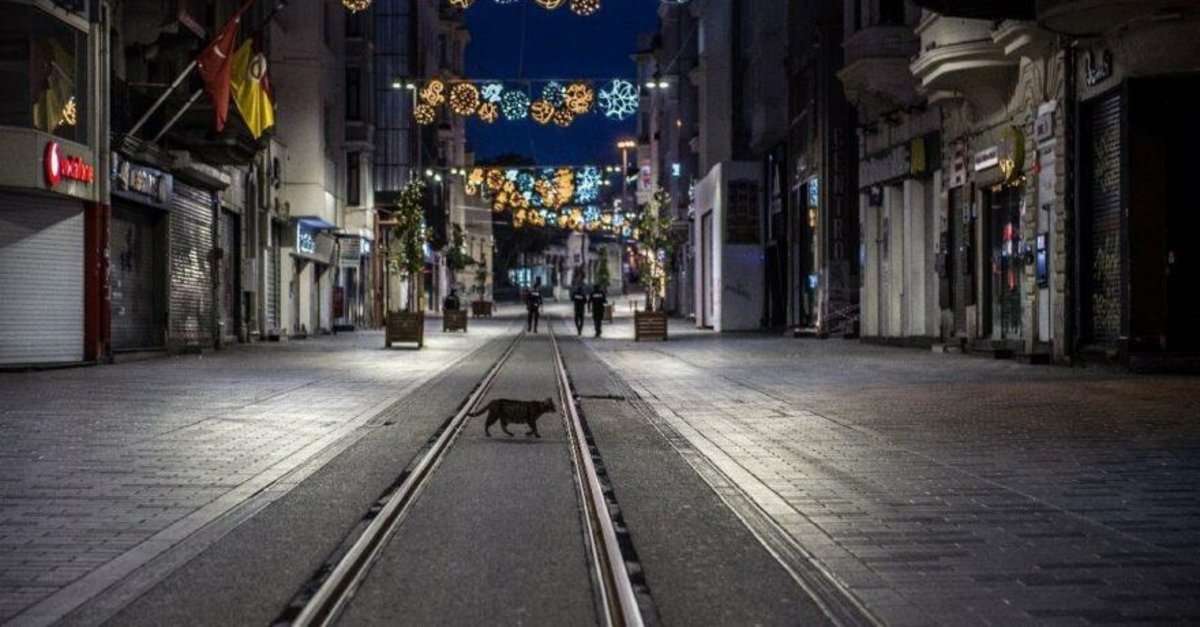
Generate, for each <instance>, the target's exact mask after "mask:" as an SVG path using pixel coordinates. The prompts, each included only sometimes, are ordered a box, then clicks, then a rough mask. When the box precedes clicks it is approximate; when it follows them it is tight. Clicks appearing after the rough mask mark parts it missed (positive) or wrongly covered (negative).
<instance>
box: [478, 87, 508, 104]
mask: <svg viewBox="0 0 1200 627" xmlns="http://www.w3.org/2000/svg"><path fill="white" fill-rule="evenodd" d="M479 95H480V97H481V98H483V101H484V102H494V103H499V102H500V97H501V96H503V95H504V85H501V84H500V83H484V85H483V87H480V88H479Z"/></svg>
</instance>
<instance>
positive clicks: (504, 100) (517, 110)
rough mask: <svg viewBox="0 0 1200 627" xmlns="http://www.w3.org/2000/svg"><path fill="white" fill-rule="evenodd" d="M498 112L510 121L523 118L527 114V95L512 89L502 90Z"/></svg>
mask: <svg viewBox="0 0 1200 627" xmlns="http://www.w3.org/2000/svg"><path fill="white" fill-rule="evenodd" d="M500 112H501V113H503V114H504V119H506V120H508V121H510V122H513V121H516V120H524V119H525V117H526V116H528V115H529V96H528V95H527V94H526V93H525V92H523V91H516V90H513V89H510V90H508V91H506V92H504V96H502V97H501V98H500Z"/></svg>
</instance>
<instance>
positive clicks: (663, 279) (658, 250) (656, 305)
mask: <svg viewBox="0 0 1200 627" xmlns="http://www.w3.org/2000/svg"><path fill="white" fill-rule="evenodd" d="M674 225H675V216H673V215H671V195H670V194H669V193H667V191H666V190H664V189H663V188H661V187H660V188H658V190H657V191H655V192H654V196H653V198H651V199H650V202H648V203H646V208H645V211H644V212H643V214H642V217H641V218H640V220H639V223H638V232H637V241H638V259H639V261H640V262H641V265H642V269H643V271H642V282H643V284H644V285H645V286H646V308H647V309H648V310H649V311H661V310H662V302H663V299H664V298H665V297H666V294H667V281H668V280H669V279H670V267H669V264H670V261H671V258H672V255H673V254H674V252H675V245H676V243H677V242H676V240H675V236H674V234H673V233H672V232H671V227H673V226H674Z"/></svg>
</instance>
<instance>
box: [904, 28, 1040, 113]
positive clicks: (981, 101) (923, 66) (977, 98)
mask: <svg viewBox="0 0 1200 627" xmlns="http://www.w3.org/2000/svg"><path fill="white" fill-rule="evenodd" d="M917 34H918V35H919V36H920V37H921V52H920V54H919V55H918V56H917V58H916V60H914V61H913V62H912V64H911V65H910V66H909V67H910V69H911V70H912V73H913V75H914V76H916V77H917V80H918V81H919V82H920V89H921V91H922V92H924V93H925V95H926V96H927V97H928V98H929V101H930V102H939V101H943V100H949V99H965V100H967V102H969V103H971V104H972V105H974V106H975V107H976V108H977V109H979V111H980V112H981V113H985V114H986V113H990V112H994V111H997V110H999V109H1000V108H1002V107H1004V106H1005V105H1006V104H1007V103H1008V99H1009V97H1010V96H1011V95H1012V91H1013V88H1014V87H1015V85H1016V80H1017V70H1018V67H1019V65H1020V59H1018V58H1014V57H1010V56H1008V55H1006V54H1005V52H1004V48H1003V47H1001V46H999V45H997V44H996V42H995V40H994V39H993V38H992V23H991V22H987V21H983V20H968V19H962V18H951V17H943V16H940V15H937V14H933V13H927V14H926V15H925V18H924V19H923V20H922V21H921V24H920V26H918V27H917Z"/></svg>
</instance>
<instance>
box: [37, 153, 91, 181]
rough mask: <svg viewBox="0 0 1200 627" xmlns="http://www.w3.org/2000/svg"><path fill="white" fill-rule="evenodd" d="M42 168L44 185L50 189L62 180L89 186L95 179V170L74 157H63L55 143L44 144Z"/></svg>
mask: <svg viewBox="0 0 1200 627" xmlns="http://www.w3.org/2000/svg"><path fill="white" fill-rule="evenodd" d="M42 166H43V168H44V170H45V174H46V183H47V184H48V185H49V186H50V187H54V186H55V185H58V184H59V183H61V182H62V180H63V179H68V180H71V181H79V182H80V183H84V184H86V185H91V183H92V181H93V180H95V178H96V169H95V168H93V167H92V166H90V165H88V164H87V163H84V161H83V159H81V158H79V157H76V156H74V155H71V156H67V157H63V155H62V149H61V148H60V147H59V145H58V143H57V142H47V143H46V152H45V153H44V155H43V156H42Z"/></svg>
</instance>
